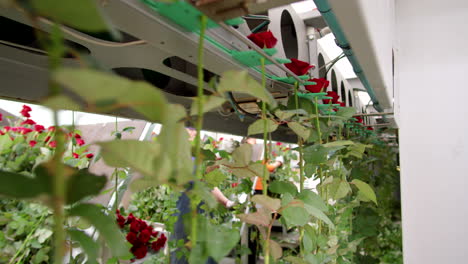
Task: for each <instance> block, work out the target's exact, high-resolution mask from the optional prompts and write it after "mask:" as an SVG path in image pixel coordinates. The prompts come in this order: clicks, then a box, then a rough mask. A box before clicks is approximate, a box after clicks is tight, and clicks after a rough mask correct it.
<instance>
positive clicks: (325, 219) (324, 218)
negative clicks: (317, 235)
mask: <svg viewBox="0 0 468 264" xmlns="http://www.w3.org/2000/svg"><path fill="white" fill-rule="evenodd" d="M304 208H305V210H306V211H307V212H308V213H309V214H310V215H312V216H314V217H316V218H317V219H320V220H322V221H323V222H324V223H326V224H327V225H329V226H330V228H331V229H334V228H335V225H334V224H333V223H332V221H331V220H330V218H328V216H327V215H325V214H324V213H323V212H322V211H320V210H319V209H317V208H315V207H314V206H312V205H308V204H305V205H304Z"/></svg>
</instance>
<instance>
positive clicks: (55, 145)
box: [49, 140, 57, 148]
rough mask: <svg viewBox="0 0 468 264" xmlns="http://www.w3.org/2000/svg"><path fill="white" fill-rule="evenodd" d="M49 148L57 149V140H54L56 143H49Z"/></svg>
mask: <svg viewBox="0 0 468 264" xmlns="http://www.w3.org/2000/svg"><path fill="white" fill-rule="evenodd" d="M49 147H51V148H55V147H57V141H55V140H54V141H51V142H50V143H49Z"/></svg>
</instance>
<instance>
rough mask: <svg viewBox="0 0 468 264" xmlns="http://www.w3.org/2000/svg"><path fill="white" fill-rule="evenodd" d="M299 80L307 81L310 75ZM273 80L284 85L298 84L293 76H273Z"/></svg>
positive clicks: (302, 76)
mask: <svg viewBox="0 0 468 264" xmlns="http://www.w3.org/2000/svg"><path fill="white" fill-rule="evenodd" d="M298 77H299V79H301V80H307V79H309V78H310V76H309V75H301V76H298ZM272 79H273V80H276V81H279V82H284V83H289V84H294V83H295V82H296V79H294V78H293V77H292V76H290V77H277V76H273V77H272Z"/></svg>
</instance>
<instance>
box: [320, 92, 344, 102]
mask: <svg viewBox="0 0 468 264" xmlns="http://www.w3.org/2000/svg"><path fill="white" fill-rule="evenodd" d="M327 96H328V97H332V99H331V100H330V99H323V100H322V101H323V103H324V104H329V103H330V101H331V102H332V103H333V104H337V103H338V102H339V101H338V99H340V96H339V95H338V94H337V93H336V92H334V91H328V92H327Z"/></svg>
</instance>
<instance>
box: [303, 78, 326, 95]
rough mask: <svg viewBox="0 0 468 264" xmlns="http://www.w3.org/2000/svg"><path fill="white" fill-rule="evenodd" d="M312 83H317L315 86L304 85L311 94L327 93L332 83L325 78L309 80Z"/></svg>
mask: <svg viewBox="0 0 468 264" xmlns="http://www.w3.org/2000/svg"><path fill="white" fill-rule="evenodd" d="M309 81H310V82H315V83H317V84H315V85H304V87H305V89H306V90H307V91H309V92H311V93H320V92H322V91H326V90H327V87H328V85H330V82H329V81H327V80H326V79H324V78H313V79H309Z"/></svg>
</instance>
